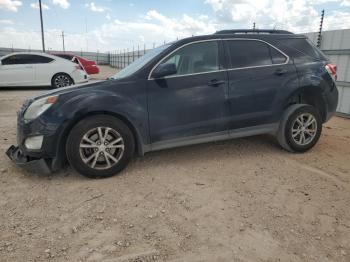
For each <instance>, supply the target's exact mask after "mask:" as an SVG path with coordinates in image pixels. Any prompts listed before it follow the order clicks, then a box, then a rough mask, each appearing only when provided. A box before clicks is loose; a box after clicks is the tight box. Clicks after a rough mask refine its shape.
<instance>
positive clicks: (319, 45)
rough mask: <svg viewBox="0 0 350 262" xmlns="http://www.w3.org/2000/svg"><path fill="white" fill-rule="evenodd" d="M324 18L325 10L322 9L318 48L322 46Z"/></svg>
mask: <svg viewBox="0 0 350 262" xmlns="http://www.w3.org/2000/svg"><path fill="white" fill-rule="evenodd" d="M323 18H324V10H322V13H321V22H320V30H319V31H318V37H317V47H318V48H320V47H321V40H322V26H323Z"/></svg>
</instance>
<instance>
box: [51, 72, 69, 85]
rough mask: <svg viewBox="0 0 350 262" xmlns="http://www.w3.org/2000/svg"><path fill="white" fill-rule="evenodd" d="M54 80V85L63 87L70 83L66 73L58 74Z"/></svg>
mask: <svg viewBox="0 0 350 262" xmlns="http://www.w3.org/2000/svg"><path fill="white" fill-rule="evenodd" d="M54 81H55V86H56V87H65V86H70V85H71V80H70V79H69V77H68V76H66V75H58V76H56V78H55V80H54Z"/></svg>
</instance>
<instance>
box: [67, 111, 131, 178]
mask: <svg viewBox="0 0 350 262" xmlns="http://www.w3.org/2000/svg"><path fill="white" fill-rule="evenodd" d="M134 147H135V142H134V138H133V135H132V133H131V131H130V129H129V128H128V127H127V126H126V125H125V124H124V123H123V122H122V121H120V120H119V119H117V118H114V117H111V116H104V115H100V116H92V117H88V118H86V119H84V120H82V121H81V122H79V123H78V124H77V125H76V126H75V127H74V128H73V129H72V131H71V133H70V134H69V137H68V139H67V145H66V152H67V158H68V161H69V163H70V164H71V166H72V167H73V168H74V169H75V170H77V171H78V172H79V173H80V174H82V175H84V176H86V177H89V178H104V177H110V176H113V175H115V174H117V173H118V172H120V171H121V170H123V169H124V168H125V167H126V166H127V164H128V162H129V161H130V159H131V157H132V155H133V153H134Z"/></svg>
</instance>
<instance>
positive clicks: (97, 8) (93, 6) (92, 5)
mask: <svg viewBox="0 0 350 262" xmlns="http://www.w3.org/2000/svg"><path fill="white" fill-rule="evenodd" d="M85 7H87V8H89V9H90V10H91V11H93V12H104V11H106V10H107V8H106V7H104V6H98V5H96V4H95V2H91V3H87V4H85Z"/></svg>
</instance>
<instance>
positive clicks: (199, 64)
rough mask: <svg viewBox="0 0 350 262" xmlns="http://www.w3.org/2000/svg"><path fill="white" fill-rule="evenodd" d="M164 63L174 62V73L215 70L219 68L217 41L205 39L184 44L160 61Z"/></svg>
mask: <svg viewBox="0 0 350 262" xmlns="http://www.w3.org/2000/svg"><path fill="white" fill-rule="evenodd" d="M166 63H172V64H175V66H176V69H177V73H176V74H175V75H188V74H196V73H204V72H211V71H217V70H219V69H220V66H219V47H218V43H217V41H207V42H200V43H193V44H190V45H187V46H184V47H182V48H180V49H179V50H177V51H175V52H174V53H173V54H172V55H170V57H168V58H166V59H165V60H164V61H163V62H162V64H166Z"/></svg>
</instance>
